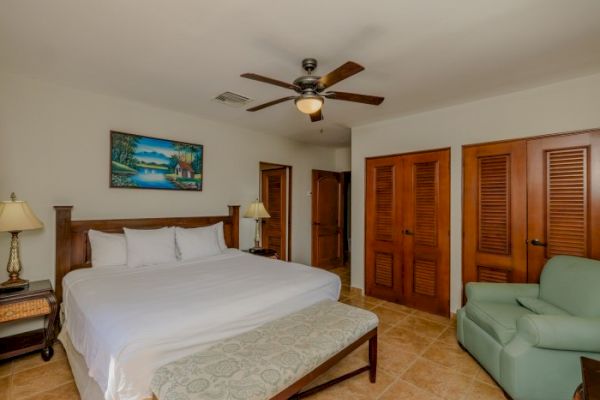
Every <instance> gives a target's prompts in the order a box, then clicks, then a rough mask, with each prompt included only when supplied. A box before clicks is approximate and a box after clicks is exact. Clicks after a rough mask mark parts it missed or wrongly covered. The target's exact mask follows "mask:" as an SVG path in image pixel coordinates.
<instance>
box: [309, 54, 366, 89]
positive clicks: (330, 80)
mask: <svg viewBox="0 0 600 400" xmlns="http://www.w3.org/2000/svg"><path fill="white" fill-rule="evenodd" d="M363 69H365V67H363V66H362V65H358V64H357V63H355V62H353V61H348V62H347V63H345V64H344V65H342V66H340V67H338V68H336V69H334V70H333V71H331V72H330V73H328V74H327V75H324V76H322V77H321V79H319V84H318V86H319V87H321V88H323V89H327V88H328V87H330V86H333V85H335V84H336V83H338V82H339V81H342V80H344V79H346V78H349V77H351V76H352V75H354V74H358V73H359V72H360V71H362V70H363ZM323 89H321V90H323Z"/></svg>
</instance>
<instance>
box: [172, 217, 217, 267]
mask: <svg viewBox="0 0 600 400" xmlns="http://www.w3.org/2000/svg"><path fill="white" fill-rule="evenodd" d="M175 238H176V241H177V249H178V250H179V258H180V259H181V260H183V261H185V260H191V259H194V258H202V257H210V256H214V255H217V254H221V252H222V250H221V246H219V238H218V236H217V229H215V225H212V226H207V227H200V228H190V229H184V228H175Z"/></svg>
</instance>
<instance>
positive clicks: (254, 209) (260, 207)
mask: <svg viewBox="0 0 600 400" xmlns="http://www.w3.org/2000/svg"><path fill="white" fill-rule="evenodd" d="M244 218H252V219H254V220H255V221H256V229H255V231H254V247H253V248H252V249H251V250H257V249H260V228H259V225H260V220H261V219H262V218H271V216H270V215H269V213H268V212H267V209H266V208H265V205H264V204H263V203H262V201H259V200H258V199H256V201H255V202H253V203H252V204H250V205H249V206H248V209H247V210H246V213H245V214H244Z"/></svg>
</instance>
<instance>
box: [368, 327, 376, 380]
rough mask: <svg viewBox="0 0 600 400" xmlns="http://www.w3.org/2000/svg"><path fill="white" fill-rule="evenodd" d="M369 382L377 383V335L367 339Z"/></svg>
mask: <svg viewBox="0 0 600 400" xmlns="http://www.w3.org/2000/svg"><path fill="white" fill-rule="evenodd" d="M369 381H371V383H375V382H376V381H377V334H375V336H373V337H372V338H371V339H369Z"/></svg>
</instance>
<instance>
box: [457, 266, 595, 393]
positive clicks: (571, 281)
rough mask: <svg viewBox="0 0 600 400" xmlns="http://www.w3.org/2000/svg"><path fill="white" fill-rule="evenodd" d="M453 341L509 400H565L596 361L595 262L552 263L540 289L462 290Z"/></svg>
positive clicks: (481, 286) (496, 286)
mask: <svg viewBox="0 0 600 400" xmlns="http://www.w3.org/2000/svg"><path fill="white" fill-rule="evenodd" d="M466 296H467V303H466V305H465V306H464V307H463V308H462V309H460V310H459V311H458V313H457V335H458V341H459V342H460V343H461V345H462V346H463V347H464V348H465V349H466V350H467V351H468V352H469V353H471V355H472V356H473V357H475V359H477V361H479V363H480V364H481V365H482V366H483V367H484V368H485V369H486V370H487V372H488V373H489V374H490V375H491V376H492V377H493V378H494V379H495V380H496V382H498V384H500V386H502V388H503V389H504V390H505V392H506V393H508V394H509V395H510V396H511V397H512V398H513V399H515V400H554V399H556V400H565V399H570V398H572V395H573V392H574V391H575V388H576V387H577V385H578V384H579V383H581V369H580V362H579V358H580V357H581V356H586V357H590V358H594V359H600V261H595V260H589V259H585V258H580V257H571V256H557V257H554V258H552V259H551V260H549V261H548V263H547V264H546V266H545V267H544V270H543V272H542V276H541V278H540V284H539V285H538V284H516V283H515V284H507V283H468V284H467V286H466Z"/></svg>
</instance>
